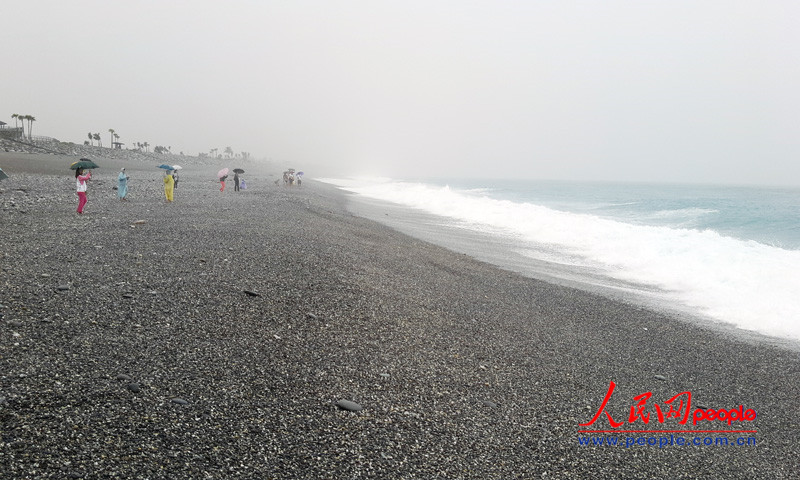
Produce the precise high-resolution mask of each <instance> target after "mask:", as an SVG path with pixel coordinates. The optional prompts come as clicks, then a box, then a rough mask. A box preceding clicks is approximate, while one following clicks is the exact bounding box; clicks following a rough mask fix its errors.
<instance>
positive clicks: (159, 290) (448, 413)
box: [0, 155, 800, 479]
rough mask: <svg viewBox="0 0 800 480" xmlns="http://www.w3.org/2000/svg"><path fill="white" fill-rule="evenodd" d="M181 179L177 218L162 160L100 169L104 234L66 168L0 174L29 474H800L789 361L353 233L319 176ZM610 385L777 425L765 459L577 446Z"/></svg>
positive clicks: (12, 337) (3, 460) (13, 395)
mask: <svg viewBox="0 0 800 480" xmlns="http://www.w3.org/2000/svg"><path fill="white" fill-rule="evenodd" d="M3 162H4V159H3V157H2V155H0V167H3V168H4V169H5V165H4V164H3ZM184 167H185V168H184V170H183V171H182V172H181V184H180V187H179V189H178V190H177V191H176V200H175V202H174V203H172V204H165V203H164V202H163V193H161V192H160V191H159V186H158V184H157V183H156V181H157V180H158V175H159V172H157V171H154V172H152V173H148V172H149V170H150V169H152V170H155V168H153V167H150V166H147V165H142V170H141V175H140V174H138V173H137V177H136V178H137V179H141V180H142V181H143V182H144V181H150V180H152V182H150V183H141V184H138V185H136V184H131V187H130V188H131V195H132V196H134V199H133V200H132V201H131V202H119V201H117V200H116V198H114V197H113V192H112V191H110V187H111V179H110V176H109V177H108V178H107V177H106V176H105V175H106V173H105V172H106V170H105V167H103V164H101V170H100V172H102V175H101V176H100V177H101V178H99V180H101V181H102V182H97V183H93V184H91V185H90V191H89V198H90V200H89V205H88V206H87V213H88V214H87V215H86V216H84V217H77V216H76V215H75V213H74V204H75V203H76V202H75V199H74V192H73V191H72V188H73V187H72V182H70V181H69V180H70V178H69V177H68V175H67V176H66V182H65V183H62V180H64V178H62V176H61V175H62V173H61V170H58V169H56V170H53V174H52V175H51V174H43V173H34V174H30V173H25V172H22V171H21V169H17V168H16V167H15V168H14V169H10V172H9V173H11V174H15V175H18V178H17V179H15V180H13V183H8V182H12V180H11V179H9V180H4V181H3V182H0V221H2V224H3V229H2V231H0V244H2V246H3V248H2V250H3V254H2V256H0V267H1V268H2V271H0V273H1V274H2V278H3V281H2V282H0V304H2V305H3V307H2V308H0V313H2V315H3V316H2V319H0V371H2V372H5V373H0V397H2V400H0V425H1V426H2V427H0V428H2V432H0V433H1V434H2V435H1V436H0V471H5V472H9V478H63V477H65V476H72V477H73V478H176V477H187V478H200V477H202V476H204V475H211V476H215V477H220V476H226V477H231V478H260V477H261V478H330V477H337V478H342V477H368V476H373V477H375V478H435V477H437V476H439V477H443V478H536V477H539V476H541V475H542V474H543V473H544V472H547V474H548V476H554V477H556V478H586V476H587V475H598V474H600V475H608V476H612V477H625V478H656V477H670V478H696V477H720V476H722V477H729V478H770V479H774V478H791V476H793V475H795V474H796V472H797V468H798V461H797V458H800V445H798V442H797V440H796V438H797V437H796V429H797V421H796V419H794V418H793V415H794V412H797V411H800V382H798V381H797V380H798V379H800V359H798V357H797V355H796V353H794V352H791V351H787V350H785V349H781V348H777V347H773V346H769V345H753V344H749V343H747V342H742V341H737V340H735V339H732V338H726V337H725V336H720V335H718V334H716V333H714V332H711V331H708V330H706V329H703V328H700V327H698V326H695V325H691V324H688V323H683V322H678V321H676V320H675V319H674V318H673V317H670V316H667V315H663V314H660V313H657V312H654V311H652V310H649V309H646V308H641V307H638V306H635V305H630V304H625V303H621V302H617V301H613V300H611V299H607V298H604V297H602V296H599V295H594V294H591V293H586V292H582V291H579V290H576V289H572V288H567V287H563V286H558V285H554V284H550V283H546V282H542V281H539V280H535V279H530V278H526V277H523V276H521V275H518V274H515V273H513V272H508V271H505V270H501V269H499V268H497V267H494V266H492V265H489V264H487V263H483V262H480V261H478V260H475V259H472V258H470V257H468V256H466V255H461V254H457V253H454V252H452V251H449V250H446V249H444V248H442V247H439V246H436V245H433V244H431V243H427V242H423V241H420V240H418V239H415V238H413V237H409V236H407V235H405V234H403V233H400V232H399V231H397V230H393V229H391V228H389V227H386V226H384V225H381V224H379V223H376V222H373V221H370V220H368V219H365V218H361V217H357V216H354V215H353V214H351V213H350V212H348V211H347V209H346V204H347V201H348V200H347V197H346V195H344V194H343V193H342V192H340V191H338V190H337V189H336V188H335V187H332V186H327V185H324V184H321V183H319V182H304V183H303V186H302V187H301V188H284V187H282V186H281V187H278V186H274V185H272V184H271V182H270V181H269V179H271V178H272V177H271V176H270V175H271V174H272V173H273V172H271V171H270V169H269V168H263V169H260V168H259V167H256V166H253V167H252V168H253V169H254V171H253V173H254V177H255V178H259V179H261V180H258V181H251V180H250V177H249V176H248V177H247V178H248V185H249V188H248V190H247V191H245V192H241V194H240V195H234V194H233V192H232V188H230V187H231V186H230V185H229V189H226V192H225V193H224V194H220V192H219V190H218V188H216V186H215V185H214V182H213V178H208V172H212V174H213V172H214V171H216V167H215V166H212V165H208V166H202V167H198V168H197V170H193V169H192V167H190V166H187V165H184ZM53 168H57V164H54V167H53ZM137 168H138V167H137ZM109 170H111V169H110V168H109ZM259 170H260V171H259ZM117 171H118V170H116V171H110V172H109V173H110V174H112V173H113V176H115V175H116V172H117ZM137 171H138V170H137ZM65 173H67V174H68V173H69V171H66V172H65ZM274 173H279V172H274ZM151 177H152V178H151ZM23 182H24V184H25V185H26V187H25V190H24V191H22V190H19V189H17V187H18V186H20V185H22V184H23ZM151 184H152V185H151ZM12 201H13V203H14V205H13V206H11V205H10V204H11V202H12ZM23 212H24V213H23ZM139 220H143V221H144V223H142V224H137V223H136V222H137V221H139ZM62 287H66V288H65V289H62ZM247 292H250V293H247ZM610 381H614V382H615V383H616V385H617V390H616V391H615V393H614V395H613V396H612V398H611V400H610V401H609V403H608V405H607V410H608V411H609V412H610V413H611V414H612V416H613V417H614V418H616V419H617V420H620V419H624V418H626V417H627V415H628V413H627V412H628V411H629V409H630V407H631V405H632V404H633V397H634V396H636V395H639V394H641V393H643V392H652V393H653V398H652V401H651V403H650V404H649V406H650V411H651V412H652V411H653V409H652V402H653V401H655V402H659V403H661V402H663V401H665V400H666V399H668V398H670V397H672V396H674V395H675V394H678V393H680V392H683V391H691V392H692V394H693V397H692V404H693V405H702V406H704V407H706V408H733V407H738V405H740V404H741V405H744V406H745V408H752V409H754V410H756V411H757V412H758V417H757V419H756V421H755V422H753V423H752V424H748V425H749V426H752V427H756V428H757V430H758V433H757V434H756V438H757V441H758V444H757V446H755V447H751V448H738V449H737V448H730V447H728V448H724V447H718V448H715V447H697V448H685V447H684V448H679V447H672V448H662V449H659V448H652V447H637V448H630V449H625V448H619V447H605V446H604V447H599V446H590V447H586V446H578V442H577V437H578V430H579V424H580V423H585V422H587V421H588V420H590V419H591V417H592V416H593V415H594V413H595V412H596V411H597V409H598V407H599V406H600V402H601V401H602V400H603V396H604V395H605V393H606V391H607V389H608V387H609V382H610ZM176 399H178V400H182V401H183V402H186V403H185V404H184V403H181V402H175V401H174V400H176ZM339 400H349V401H353V402H356V403H358V404H359V405H361V406H363V408H364V409H363V410H362V411H361V412H358V413H355V412H348V411H345V410H341V409H338V408H337V407H336V406H335V403H336V402H337V401H339ZM653 415H655V414H654V413H653ZM601 423H602V424H603V425H601ZM689 423H690V424H691V421H690V422H689ZM653 424H655V421H651V423H650V425H651V426H652V425H653ZM664 425H665V426H675V427H680V428H682V429H683V428H684V426H682V425H677V424H675V422H674V421H673V420H668V421H667V422H666V423H665V424H664ZM600 426H604V427H607V426H608V425H607V422H606V421H605V419H603V420H602V421H598V423H597V424H595V425H594V427H600ZM633 426H639V427H646V426H647V425H644V424H643V423H642V422H641V421H638V422H635V423H633V424H630V425H628V427H629V428H633ZM686 427H690V425H687V426H686ZM726 427H727V426H726ZM736 427H737V428H738V426H736ZM711 456H713V457H714V459H715V462H713V464H712V463H711V462H708V458H710V457H711Z"/></svg>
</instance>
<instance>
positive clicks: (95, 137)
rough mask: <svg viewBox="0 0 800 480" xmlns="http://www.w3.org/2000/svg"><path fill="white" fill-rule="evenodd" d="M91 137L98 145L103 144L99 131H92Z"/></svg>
mask: <svg viewBox="0 0 800 480" xmlns="http://www.w3.org/2000/svg"><path fill="white" fill-rule="evenodd" d="M92 138H94V139H95V140H97V146H98V147H102V146H103V141H102V140H100V134H99V133H93V134H92Z"/></svg>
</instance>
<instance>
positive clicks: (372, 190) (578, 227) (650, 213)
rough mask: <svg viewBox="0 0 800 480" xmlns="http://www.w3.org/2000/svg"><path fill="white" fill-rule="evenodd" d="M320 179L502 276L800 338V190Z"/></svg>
mask: <svg viewBox="0 0 800 480" xmlns="http://www.w3.org/2000/svg"><path fill="white" fill-rule="evenodd" d="M317 180H321V181H323V182H326V183H330V184H333V185H336V186H337V187H339V188H340V189H342V190H345V191H347V192H350V193H351V195H350V199H351V202H350V208H351V210H352V211H353V212H354V213H355V214H358V215H361V216H364V217H367V218H371V219H373V220H376V221H379V222H381V223H384V224H387V225H389V226H391V227H393V228H396V229H398V230H400V231H402V232H404V233H407V234H409V235H411V236H414V237H417V238H420V239H423V240H426V241H429V242H432V243H436V244H439V245H442V246H444V247H447V248H449V249H451V250H454V251H457V252H460V253H464V254H467V255H471V256H473V257H475V258H477V259H480V260H482V261H486V262H490V263H493V264H495V265H498V266H500V267H502V268H505V269H508V270H512V271H515V272H519V273H521V274H523V275H527V276H530V277H534V278H540V279H544V280H547V281H551V282H555V283H560V284H564V285H568V286H571V287H576V288H581V289H584V290H587V291H591V292H594V293H599V294H601V295H605V296H609V297H612V298H616V299H621V300H624V301H628V302H638V303H640V304H642V305H645V306H647V307H651V308H655V309H658V310H663V311H669V312H672V313H676V314H679V315H681V316H684V317H689V318H693V319H696V320H698V321H703V322H708V323H709V325H712V326H713V325H716V326H719V327H721V328H724V329H728V330H735V331H741V332H753V333H755V334H756V335H758V336H766V337H767V338H776V339H784V340H788V341H789V342H790V343H792V344H796V343H797V342H796V341H800V188H797V187H754V186H722V185H681V184H658V183H600V182H584V183H578V182H560V181H529V180H454V179H424V180H419V179H415V180H399V179H390V178H326V179H317Z"/></svg>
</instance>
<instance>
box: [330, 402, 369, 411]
mask: <svg viewBox="0 0 800 480" xmlns="http://www.w3.org/2000/svg"><path fill="white" fill-rule="evenodd" d="M336 406H337V407H339V408H341V409H342V410H347V411H348V412H360V411H361V410H364V407H362V406H361V405H359V404H357V403H356V402H351V401H350V400H339V401H338V402H336Z"/></svg>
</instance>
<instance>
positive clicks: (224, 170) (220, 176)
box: [217, 168, 228, 178]
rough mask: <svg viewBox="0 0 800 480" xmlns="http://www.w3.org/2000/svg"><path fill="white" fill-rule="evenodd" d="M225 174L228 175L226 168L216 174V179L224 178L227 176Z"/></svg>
mask: <svg viewBox="0 0 800 480" xmlns="http://www.w3.org/2000/svg"><path fill="white" fill-rule="evenodd" d="M227 174H228V169H227V168H223V169H222V170H220V171H219V172H217V177H218V178H222V177H224V176H225V175H227Z"/></svg>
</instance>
